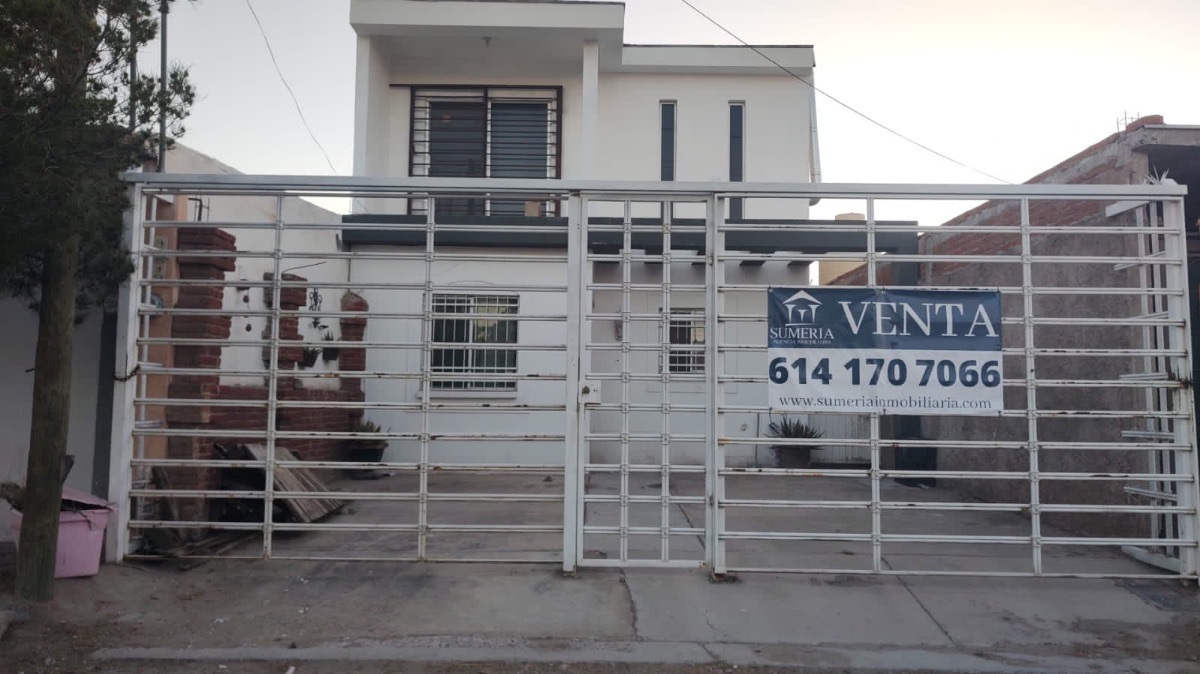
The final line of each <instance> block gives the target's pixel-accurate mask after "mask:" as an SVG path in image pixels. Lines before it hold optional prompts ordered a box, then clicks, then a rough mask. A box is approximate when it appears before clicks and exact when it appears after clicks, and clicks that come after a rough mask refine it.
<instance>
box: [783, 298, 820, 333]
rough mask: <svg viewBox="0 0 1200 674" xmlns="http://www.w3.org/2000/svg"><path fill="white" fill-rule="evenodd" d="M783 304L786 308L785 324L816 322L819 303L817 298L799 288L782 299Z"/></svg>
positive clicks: (810, 323) (809, 323)
mask: <svg viewBox="0 0 1200 674" xmlns="http://www.w3.org/2000/svg"><path fill="white" fill-rule="evenodd" d="M783 306H785V307H787V309H788V318H787V324H788V325H789V326H791V325H812V324H814V323H816V322H817V309H818V308H819V307H820V306H821V303H820V302H818V301H817V298H815V297H813V296H812V295H809V294H808V293H807V292H805V291H803V290H801V291H799V292H797V293H796V294H795V295H792V296H791V297H789V298H787V299H786V300H784V301H783Z"/></svg>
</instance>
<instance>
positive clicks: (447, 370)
mask: <svg viewBox="0 0 1200 674" xmlns="http://www.w3.org/2000/svg"><path fill="white" fill-rule="evenodd" d="M518 308H519V300H518V298H517V296H516V295H459V294H435V295H434V296H433V342H434V347H433V353H432V362H431V371H432V374H433V377H434V378H433V382H432V390H434V391H515V390H516V389H517V381H516V379H507V378H504V377H503V376H499V375H511V374H516V372H517V350H516V349H515V348H506V347H505V346H503V345H508V344H516V343H517V321H516V319H515V318H509V317H515V316H516V315H517V313H518ZM456 345H461V346H456ZM492 345H496V346H494V347H493V346H492ZM439 375H442V376H441V377H439ZM445 375H455V376H453V377H446V376H445ZM462 375H482V376H480V377H479V378H478V379H472V378H470V377H464V376H462Z"/></svg>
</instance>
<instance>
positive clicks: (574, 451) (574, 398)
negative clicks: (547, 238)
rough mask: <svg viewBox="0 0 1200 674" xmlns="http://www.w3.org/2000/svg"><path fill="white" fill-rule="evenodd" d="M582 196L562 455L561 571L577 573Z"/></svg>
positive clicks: (571, 287) (570, 271)
mask: <svg viewBox="0 0 1200 674" xmlns="http://www.w3.org/2000/svg"><path fill="white" fill-rule="evenodd" d="M584 217H585V216H584V205H583V197H582V196H581V195H580V193H579V192H572V193H571V194H570V195H569V197H568V201H567V325H566V328H567V329H566V333H567V335H566V338H567V339H566V346H567V360H566V366H567V385H566V399H565V400H564V402H563V405H564V407H565V408H566V422H567V428H566V434H565V435H566V442H565V443H564V447H563V449H564V452H563V454H564V456H563V549H562V570H563V573H565V574H572V573H575V570H576V568H577V567H578V565H579V559H580V545H581V539H582V512H583V489H582V485H583V467H584V462H585V458H584V457H585V455H586V452H587V446H586V441H585V440H584V435H585V433H584V429H583V425H582V424H581V423H580V419H581V416H582V414H583V410H582V407H583V401H582V399H581V395H582V391H581V389H580V386H581V384H580V379H581V374H582V370H583V367H584V363H583V358H582V357H581V354H582V350H583V349H582V345H583V344H584V334H585V324H586V321H585V320H584V316H585V315H586V310H585V308H584V307H585V305H584V299H585V292H584V288H585V283H584V274H585V272H586V270H587V268H588V267H587V234H586V231H585V230H586V227H585V223H584Z"/></svg>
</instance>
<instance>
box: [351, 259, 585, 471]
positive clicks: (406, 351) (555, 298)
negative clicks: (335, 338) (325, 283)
mask: <svg viewBox="0 0 1200 674" xmlns="http://www.w3.org/2000/svg"><path fill="white" fill-rule="evenodd" d="M364 250H378V251H389V250H390V251H400V250H405V249H400V248H388V247H372V248H364ZM407 250H408V252H412V249H407ZM456 252H462V253H487V252H488V251H484V250H472V249H458V250H457V251H456ZM504 252H505V253H512V254H522V255H545V256H546V257H547V260H546V261H545V262H538V261H522V262H519V263H516V262H508V261H504V260H502V259H498V260H496V261H486V262H470V263H463V262H440V263H435V265H434V270H433V284H434V286H435V291H434V292H437V293H443V292H444V293H454V292H456V286H464V285H470V286H484V287H488V288H492V287H494V288H495V290H488V291H471V293H472V294H496V295H510V294H515V295H517V296H518V297H519V303H520V307H519V311H520V313H521V314H525V315H565V314H566V293H565V292H563V291H562V290H561V289H562V288H565V287H566V282H567V279H566V272H567V268H566V265H565V264H564V263H562V262H561V261H559V258H561V256H562V253H539V252H537V251H525V250H509V251H504ZM491 254H495V251H491ZM517 266H519V267H520V274H521V276H522V279H523V283H528V284H544V285H546V286H547V288H548V290H549V291H548V292H518V293H512V292H509V291H507V290H506V288H507V287H509V286H510V285H511V283H512V280H513V278H514V268H515V267H517ZM351 278H352V282H361V283H364V284H365V283H423V282H424V280H425V266H424V264H421V263H413V262H396V261H388V260H356V261H355V262H354V264H353V267H352V269H351ZM553 288H558V289H559V290H551V289H553ZM358 292H359V294H360V295H362V296H363V297H364V298H365V299H366V300H367V301H368V302H369V303H370V305H371V310H372V312H387V313H415V314H420V313H421V311H422V291H420V290H401V289H398V290H390V289H389V290H383V289H363V290H360V291H358ZM366 339H367V340H368V341H372V342H388V343H392V344H400V343H408V344H415V345H418V347H417V348H413V347H409V348H372V349H368V350H367V370H368V371H383V372H393V373H412V374H419V373H420V372H421V350H420V348H419V345H420V343H421V339H422V336H421V320H419V319H415V318H410V319H388V318H380V317H376V316H372V317H371V318H370V321H369V322H368V324H367V332H366ZM517 340H518V344H519V345H520V346H530V345H562V344H565V340H566V327H565V323H564V322H546V321H539V322H533V321H527V322H521V323H519V324H518V330H517ZM517 370H518V374H542V375H557V376H559V377H562V376H563V375H564V374H565V373H566V354H565V353H564V352H562V351H558V352H550V351H519V352H518V356H517ZM365 390H366V397H367V400H368V401H372V402H375V401H378V402H408V403H416V402H420V401H421V395H422V394H421V383H420V382H419V381H418V380H415V379H376V378H372V379H367V380H366V382H365ZM566 397H567V396H566V384H565V382H564V381H544V382H542V381H532V380H524V381H518V383H517V390H516V391H515V393H509V392H448V391H435V392H433V393H432V394H431V398H432V400H433V401H434V402H440V401H463V400H468V401H472V402H473V403H480V404H484V403H491V404H504V405H521V404H542V405H545V404H551V403H553V404H562V402H563V400H565V399H566ZM366 418H367V419H370V420H372V421H375V422H376V423H378V424H379V425H380V426H383V427H384V428H386V429H390V430H391V431H392V432H395V433H419V432H420V431H421V415H420V414H419V413H414V412H412V411H406V410H368V411H367V413H366ZM564 430H565V417H564V416H563V414H562V413H561V412H538V411H498V412H489V411H487V410H483V409H481V410H478V411H472V412H470V413H469V414H464V413H463V412H433V413H431V414H430V427H429V432H430V433H431V434H432V435H435V436H436V435H438V434H444V433H476V434H556V435H562V434H563V433H564ZM563 451H564V445H563V443H562V442H561V441H559V442H546V441H530V442H524V441H517V442H503V441H483V442H478V441H448V440H440V441H434V442H433V443H432V444H431V452H430V460H431V461H433V462H435V463H461V462H476V463H527V464H528V463H544V464H561V463H562V462H563ZM419 457H420V444H419V443H418V442H416V441H409V440H392V441H391V443H390V445H389V446H388V449H387V452H386V454H385V455H384V460H385V461H400V462H410V461H417V460H418V458H419Z"/></svg>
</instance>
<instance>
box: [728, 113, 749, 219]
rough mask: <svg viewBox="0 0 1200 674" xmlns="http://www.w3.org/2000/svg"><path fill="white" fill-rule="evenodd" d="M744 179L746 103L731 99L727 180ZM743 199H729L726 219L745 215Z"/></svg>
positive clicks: (738, 180)
mask: <svg viewBox="0 0 1200 674" xmlns="http://www.w3.org/2000/svg"><path fill="white" fill-rule="evenodd" d="M745 180H746V103H745V102H744V101H731V102H730V103H729V182H731V183H740V182H744V181H745ZM745 209H746V205H745V199H744V198H742V197H734V198H732V199H730V200H729V213H728V214H727V218H726V219H728V220H741V219H743V218H744V217H745Z"/></svg>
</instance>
